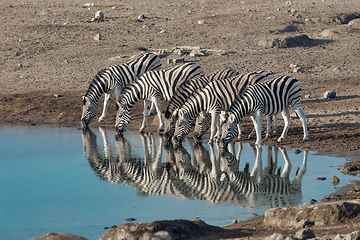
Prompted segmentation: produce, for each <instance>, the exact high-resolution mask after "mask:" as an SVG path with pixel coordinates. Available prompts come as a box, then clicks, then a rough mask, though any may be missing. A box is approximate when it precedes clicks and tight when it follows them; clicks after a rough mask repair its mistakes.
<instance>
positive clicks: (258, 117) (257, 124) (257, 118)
mask: <svg viewBox="0 0 360 240" xmlns="http://www.w3.org/2000/svg"><path fill="white" fill-rule="evenodd" d="M251 120H252V121H253V123H254V128H255V132H256V142H255V144H256V145H261V144H262V139H261V129H262V121H263V114H262V112H260V111H256V112H255V113H254V114H253V115H251Z"/></svg>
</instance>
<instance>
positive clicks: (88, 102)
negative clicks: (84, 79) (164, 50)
mask: <svg viewBox="0 0 360 240" xmlns="http://www.w3.org/2000/svg"><path fill="white" fill-rule="evenodd" d="M141 50H143V49H141ZM144 51H145V50H144ZM160 68H161V60H160V58H159V56H158V55H157V54H156V53H152V52H146V53H143V54H140V55H138V56H136V57H135V58H134V59H133V60H130V61H128V62H126V63H123V64H121V65H114V66H110V67H108V68H106V69H103V70H101V71H99V72H98V73H97V75H96V76H95V78H94V79H93V80H92V82H91V83H90V85H89V88H88V90H87V91H86V93H85V95H83V111H82V116H81V126H82V127H83V128H87V127H88V126H89V123H90V121H91V120H92V119H93V118H94V117H95V116H96V105H97V103H98V101H99V99H100V97H101V95H102V94H104V93H105V99H104V108H103V112H102V114H101V116H100V118H99V122H101V121H103V120H104V118H105V116H106V110H107V106H108V103H109V101H110V97H111V95H112V94H115V96H116V99H117V100H119V99H120V96H121V90H122V88H124V87H125V86H126V85H128V84H129V83H131V82H133V81H136V80H137V79H138V78H139V77H140V76H141V75H143V74H144V73H145V72H147V71H152V70H158V69H160Z"/></svg>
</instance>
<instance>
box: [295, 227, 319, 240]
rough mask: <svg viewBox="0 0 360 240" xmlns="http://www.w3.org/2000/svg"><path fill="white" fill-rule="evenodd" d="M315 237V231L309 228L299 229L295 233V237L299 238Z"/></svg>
mask: <svg viewBox="0 0 360 240" xmlns="http://www.w3.org/2000/svg"><path fill="white" fill-rule="evenodd" d="M314 237H315V234H314V232H313V231H312V230H311V229H309V228H306V229H301V230H300V231H297V232H296V233H295V238H298V239H309V238H314Z"/></svg>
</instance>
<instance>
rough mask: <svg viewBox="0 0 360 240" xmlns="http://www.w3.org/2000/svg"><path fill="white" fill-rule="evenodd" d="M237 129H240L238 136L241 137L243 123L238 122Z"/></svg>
mask: <svg viewBox="0 0 360 240" xmlns="http://www.w3.org/2000/svg"><path fill="white" fill-rule="evenodd" d="M237 129H238V138H241V125H240V123H238V125H237Z"/></svg>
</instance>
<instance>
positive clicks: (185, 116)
mask: <svg viewBox="0 0 360 240" xmlns="http://www.w3.org/2000/svg"><path fill="white" fill-rule="evenodd" d="M266 80H268V79H267V77H266V76H265V75H262V74H259V73H257V72H251V73H246V74H242V75H240V76H235V77H233V78H230V79H223V80H217V81H212V82H210V83H209V84H208V85H206V86H205V87H204V88H202V89H200V90H197V91H195V92H194V93H193V94H192V95H191V96H190V97H189V98H188V99H187V100H186V102H185V103H184V104H183V106H182V107H181V108H180V109H178V110H175V111H174V113H173V115H174V118H175V119H177V123H176V129H175V134H174V137H173V140H174V143H175V144H180V143H181V142H182V140H183V139H184V138H185V136H186V135H187V134H188V133H189V132H190V128H191V122H192V121H193V120H194V119H195V118H196V117H197V116H199V114H200V113H201V112H207V113H208V114H211V135H210V140H209V143H212V142H213V139H214V136H215V130H216V129H217V130H218V133H217V135H218V136H219V137H220V136H221V128H220V113H221V112H222V111H228V109H229V108H230V106H231V104H232V102H233V101H234V100H235V99H236V97H237V96H238V95H239V94H242V93H243V92H244V91H245V89H246V87H247V86H248V85H250V84H253V83H256V82H261V81H266ZM202 134H203V133H202Z"/></svg>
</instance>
